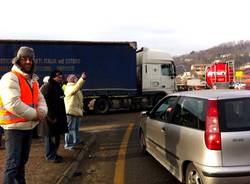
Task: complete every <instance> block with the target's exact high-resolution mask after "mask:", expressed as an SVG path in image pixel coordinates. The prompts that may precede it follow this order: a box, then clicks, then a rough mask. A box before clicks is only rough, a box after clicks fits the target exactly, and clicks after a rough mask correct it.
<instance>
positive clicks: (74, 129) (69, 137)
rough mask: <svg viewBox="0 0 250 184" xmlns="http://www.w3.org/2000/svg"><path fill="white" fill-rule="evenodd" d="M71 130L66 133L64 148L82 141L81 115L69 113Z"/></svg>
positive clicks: (68, 118) (69, 127) (68, 121)
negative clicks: (80, 133) (80, 132)
mask: <svg viewBox="0 0 250 184" xmlns="http://www.w3.org/2000/svg"><path fill="white" fill-rule="evenodd" d="M67 123H68V130H69V132H68V133H66V134H65V145H64V148H66V149H67V148H68V149H71V148H73V147H74V146H75V145H76V144H78V143H79V142H80V135H79V126H80V123H81V117H80V116H72V115H67Z"/></svg>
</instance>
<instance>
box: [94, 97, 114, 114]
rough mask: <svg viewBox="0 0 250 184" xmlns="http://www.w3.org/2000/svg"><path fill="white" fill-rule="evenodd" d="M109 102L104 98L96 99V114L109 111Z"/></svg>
mask: <svg viewBox="0 0 250 184" xmlns="http://www.w3.org/2000/svg"><path fill="white" fill-rule="evenodd" d="M109 109H110V103H109V101H108V100H107V99H105V98H100V99H97V100H96V102H95V107H94V111H95V113H96V114H106V113H108V112H109Z"/></svg>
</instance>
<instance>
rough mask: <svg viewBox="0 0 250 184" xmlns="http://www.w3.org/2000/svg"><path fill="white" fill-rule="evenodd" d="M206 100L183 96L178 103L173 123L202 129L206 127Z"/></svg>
mask: <svg viewBox="0 0 250 184" xmlns="http://www.w3.org/2000/svg"><path fill="white" fill-rule="evenodd" d="M205 109H206V100H204V99H199V98H191V97H181V98H180V99H179V101H178V102H177V104H176V107H175V110H174V115H173V123H174V124H177V125H181V126H186V127H190V128H196V129H200V130H204V129H205V116H206V115H205V113H206V111H205Z"/></svg>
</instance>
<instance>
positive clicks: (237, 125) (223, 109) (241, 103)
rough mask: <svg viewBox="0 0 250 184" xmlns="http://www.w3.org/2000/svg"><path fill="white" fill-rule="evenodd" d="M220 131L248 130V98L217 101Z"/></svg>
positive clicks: (249, 127)
mask: <svg viewBox="0 0 250 184" xmlns="http://www.w3.org/2000/svg"><path fill="white" fill-rule="evenodd" d="M219 117H220V118H219V121H220V127H221V131H222V132H223V131H224V132H229V131H246V130H250V98H240V99H230V100H221V101H219Z"/></svg>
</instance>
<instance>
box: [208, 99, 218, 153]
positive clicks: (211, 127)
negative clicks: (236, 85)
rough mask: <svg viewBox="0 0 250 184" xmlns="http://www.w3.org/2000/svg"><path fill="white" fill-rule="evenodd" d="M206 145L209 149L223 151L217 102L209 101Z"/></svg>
mask: <svg viewBox="0 0 250 184" xmlns="http://www.w3.org/2000/svg"><path fill="white" fill-rule="evenodd" d="M205 143H206V146H207V148H208V149H211V150H221V134H220V127H219V118H218V108H217V100H209V101H208V107H207V116H206V130H205Z"/></svg>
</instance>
